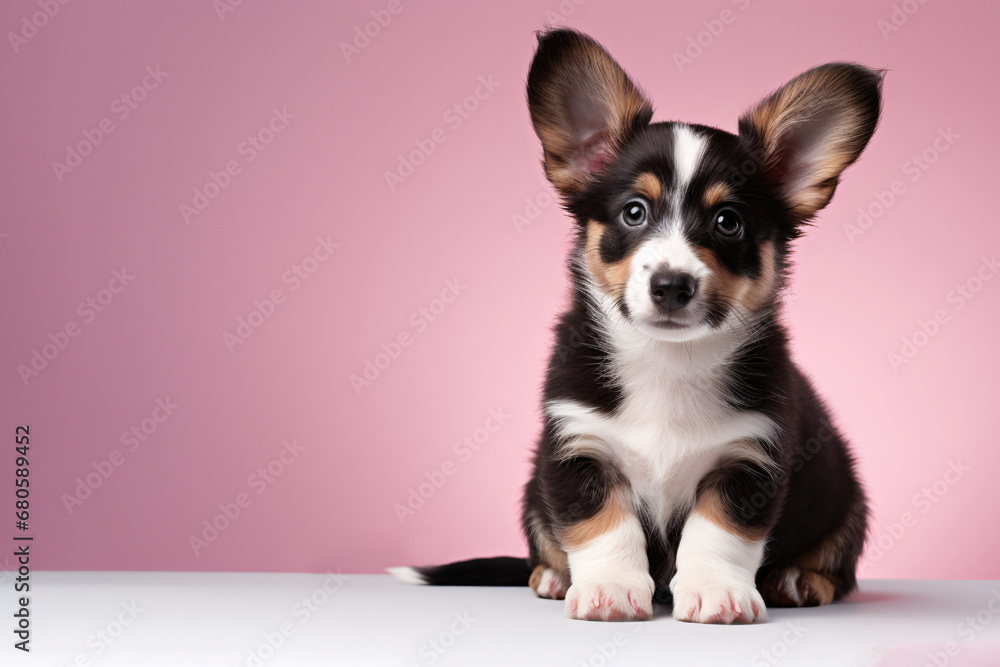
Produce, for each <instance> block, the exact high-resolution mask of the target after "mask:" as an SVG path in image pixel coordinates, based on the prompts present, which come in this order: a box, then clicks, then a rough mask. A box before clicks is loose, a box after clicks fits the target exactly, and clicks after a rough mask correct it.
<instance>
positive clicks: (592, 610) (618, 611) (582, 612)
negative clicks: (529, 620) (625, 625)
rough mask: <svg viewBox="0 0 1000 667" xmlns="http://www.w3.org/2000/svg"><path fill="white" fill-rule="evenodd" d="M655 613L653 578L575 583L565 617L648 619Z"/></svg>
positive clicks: (619, 619)
mask: <svg viewBox="0 0 1000 667" xmlns="http://www.w3.org/2000/svg"><path fill="white" fill-rule="evenodd" d="M652 615H653V579H652V577H650V576H649V575H648V574H646V575H645V577H644V578H643V577H636V580H635V581H594V582H579V583H577V582H573V584H572V585H571V586H570V587H569V590H568V591H566V616H568V617H569V618H576V619H580V620H583V621H645V620H647V619H649V618H650V617H651V616H652Z"/></svg>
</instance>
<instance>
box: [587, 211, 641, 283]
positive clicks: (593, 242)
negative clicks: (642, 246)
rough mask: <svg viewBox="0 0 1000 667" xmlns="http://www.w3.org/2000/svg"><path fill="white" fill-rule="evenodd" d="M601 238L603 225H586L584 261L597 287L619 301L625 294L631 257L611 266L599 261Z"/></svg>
mask: <svg viewBox="0 0 1000 667" xmlns="http://www.w3.org/2000/svg"><path fill="white" fill-rule="evenodd" d="M603 236H604V225H602V224H601V223H599V222H597V221H596V220H591V221H590V222H588V223H587V245H586V247H585V248H584V259H585V260H586V262H587V268H588V269H590V273H591V275H593V276H594V280H596V281H597V285H598V286H599V287H600V288H601V289H602V290H604V291H605V292H607V293H608V294H610V295H611V296H613V297H615V298H616V299H620V298H622V296H623V295H624V294H625V284H626V283H628V276H629V267H630V266H631V264H632V255H627V256H625V257H623V258H622V259H620V260H618V261H617V262H612V263H611V264H606V263H604V261H602V260H601V238H602V237H603ZM636 251H638V248H636Z"/></svg>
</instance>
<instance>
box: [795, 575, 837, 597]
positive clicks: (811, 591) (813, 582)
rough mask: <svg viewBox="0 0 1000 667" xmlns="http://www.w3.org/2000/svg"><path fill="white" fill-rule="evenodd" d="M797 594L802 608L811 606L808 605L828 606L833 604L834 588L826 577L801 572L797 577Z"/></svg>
mask: <svg viewBox="0 0 1000 667" xmlns="http://www.w3.org/2000/svg"><path fill="white" fill-rule="evenodd" d="M798 589H799V594H800V595H801V596H802V601H803V605H804V606H811V605H809V604H808V603H810V602H813V603H815V604H830V603H831V602H833V598H834V592H835V591H836V586H834V585H833V582H832V581H830V580H829V579H828V578H827V577H825V576H823V575H822V574H819V573H818V572H810V571H809V570H803V572H802V576H801V577H799V585H798Z"/></svg>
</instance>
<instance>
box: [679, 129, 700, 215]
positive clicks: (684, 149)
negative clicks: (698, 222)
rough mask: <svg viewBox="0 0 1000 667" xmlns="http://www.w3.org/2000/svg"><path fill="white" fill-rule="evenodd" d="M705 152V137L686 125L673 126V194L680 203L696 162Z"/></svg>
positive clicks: (696, 164)
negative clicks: (674, 177) (674, 179)
mask: <svg viewBox="0 0 1000 667" xmlns="http://www.w3.org/2000/svg"><path fill="white" fill-rule="evenodd" d="M704 152H705V138H704V137H701V136H699V135H698V134H695V132H694V130H692V129H691V128H690V127H688V126H687V125H675V126H674V173H675V174H676V182H675V184H674V194H675V196H676V198H677V204H680V202H681V201H682V197H683V195H684V190H686V189H687V186H688V183H690V182H691V177H692V176H694V172H695V170H696V169H697V168H698V162H699V161H700V160H701V156H702V154H703V153H704Z"/></svg>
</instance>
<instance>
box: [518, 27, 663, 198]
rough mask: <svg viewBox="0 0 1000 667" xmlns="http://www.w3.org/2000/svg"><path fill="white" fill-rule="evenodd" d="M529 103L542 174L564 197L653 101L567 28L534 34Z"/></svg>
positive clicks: (611, 152)
mask: <svg viewBox="0 0 1000 667" xmlns="http://www.w3.org/2000/svg"><path fill="white" fill-rule="evenodd" d="M528 107H529V109H530V111H531V122H532V125H534V127H535V133H536V134H538V138H539V139H541V141H542V149H543V152H544V161H543V164H544V166H545V175H546V176H548V179H549V180H550V181H551V182H552V184H553V185H555V186H556V188H557V189H558V190H559V191H560V192H561V193H562V194H563V196H566V197H568V196H571V195H573V194H575V193H577V192H580V191H582V190H583V189H584V188H585V187H586V185H587V182H588V181H589V180H591V179H592V178H593V177H594V176H595V175H596V174H598V173H600V172H601V171H602V170H603V169H604V168H605V167H606V166H607V164H608V163H609V162H611V161H612V160H613V159H614V157H615V155H616V154H617V153H618V151H620V150H621V148H622V147H623V146H624V145H625V144H626V143H627V142H628V140H629V139H630V137H631V136H633V134H634V133H635V131H636V130H638V129H640V128H641V127H643V126H645V125H648V124H649V121H650V118H652V116H653V107H652V105H651V104H650V103H649V101H648V100H647V99H646V98H645V96H643V94H642V93H641V92H640V91H639V89H638V88H637V87H636V85H635V84H634V83H632V80H631V79H629V77H628V75H627V74H626V73H625V71H624V70H623V69H622V68H621V67H620V66H619V65H618V63H617V62H615V60H614V58H612V57H611V56H610V55H609V54H608V52H607V51H605V50H604V48H603V47H602V46H601V45H600V44H598V43H597V42H595V41H594V40H593V39H591V38H590V37H588V36H586V35H583V34H581V33H579V32H576V31H575V30H568V29H560V30H553V31H550V32H547V33H542V34H539V36H538V50H537V51H536V52H535V58H534V60H533V61H532V63H531V70H530V72H529V73H528Z"/></svg>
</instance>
